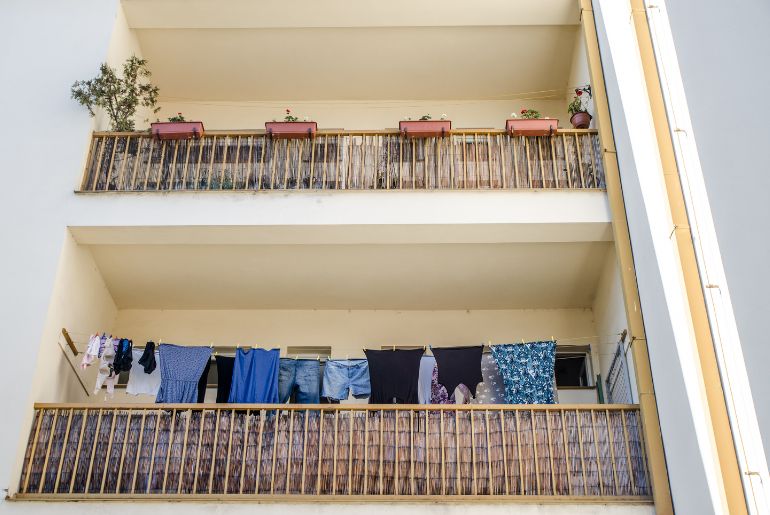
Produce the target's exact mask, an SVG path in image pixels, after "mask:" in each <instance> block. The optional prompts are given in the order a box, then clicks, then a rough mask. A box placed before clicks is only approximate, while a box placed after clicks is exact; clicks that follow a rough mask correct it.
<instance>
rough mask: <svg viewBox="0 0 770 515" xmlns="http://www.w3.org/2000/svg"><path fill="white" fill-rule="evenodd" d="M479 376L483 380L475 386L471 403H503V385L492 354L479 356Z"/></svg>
mask: <svg viewBox="0 0 770 515" xmlns="http://www.w3.org/2000/svg"><path fill="white" fill-rule="evenodd" d="M481 376H482V377H483V378H484V381H483V382H482V383H481V384H479V386H478V387H477V388H476V397H475V398H474V399H473V400H472V401H471V404H504V403H505V386H503V378H502V377H500V371H499V370H497V363H495V358H493V357H492V354H484V355H483V356H481Z"/></svg>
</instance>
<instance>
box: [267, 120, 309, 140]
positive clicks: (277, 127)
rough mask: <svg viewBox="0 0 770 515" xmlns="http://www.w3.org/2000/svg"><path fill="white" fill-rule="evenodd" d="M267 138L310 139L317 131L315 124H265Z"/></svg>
mask: <svg viewBox="0 0 770 515" xmlns="http://www.w3.org/2000/svg"><path fill="white" fill-rule="evenodd" d="M265 130H266V131H267V134H268V136H271V137H273V138H312V137H313V136H315V133H316V131H317V130H318V124H317V123H316V122H265Z"/></svg>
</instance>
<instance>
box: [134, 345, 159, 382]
mask: <svg viewBox="0 0 770 515" xmlns="http://www.w3.org/2000/svg"><path fill="white" fill-rule="evenodd" d="M156 354H157V353H156V352H155V342H147V343H146V344H145V346H144V353H143V354H142V357H141V358H139V360H137V363H139V364H140V365H142V367H144V373H145V374H152V371H153V370H155V365H156V359H155V357H156V356H155V355H156Z"/></svg>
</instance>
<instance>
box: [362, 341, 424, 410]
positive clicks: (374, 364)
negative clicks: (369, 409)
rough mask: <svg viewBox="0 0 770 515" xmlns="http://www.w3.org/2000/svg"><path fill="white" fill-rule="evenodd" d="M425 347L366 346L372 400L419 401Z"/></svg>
mask: <svg viewBox="0 0 770 515" xmlns="http://www.w3.org/2000/svg"><path fill="white" fill-rule="evenodd" d="M424 352H425V351H424V350H423V349H414V350H401V349H399V350H368V349H367V350H365V351H364V353H365V354H366V359H367V360H368V362H369V378H370V380H371V387H372V395H371V397H369V404H417V403H418V402H419V395H418V394H417V391H418V386H417V383H418V381H419V378H420V358H421V357H422V355H423V353H424Z"/></svg>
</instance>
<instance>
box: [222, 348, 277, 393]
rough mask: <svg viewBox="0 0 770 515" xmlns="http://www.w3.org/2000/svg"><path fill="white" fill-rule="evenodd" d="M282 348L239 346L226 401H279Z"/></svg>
mask: <svg viewBox="0 0 770 515" xmlns="http://www.w3.org/2000/svg"><path fill="white" fill-rule="evenodd" d="M280 359H281V351H280V350H279V349H271V350H265V349H236V351H235V364H234V365H233V380H232V384H231V385H230V396H229V397H228V399H227V402H236V403H269V404H274V403H277V402H278V370H279V367H280V365H279V364H280Z"/></svg>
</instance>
